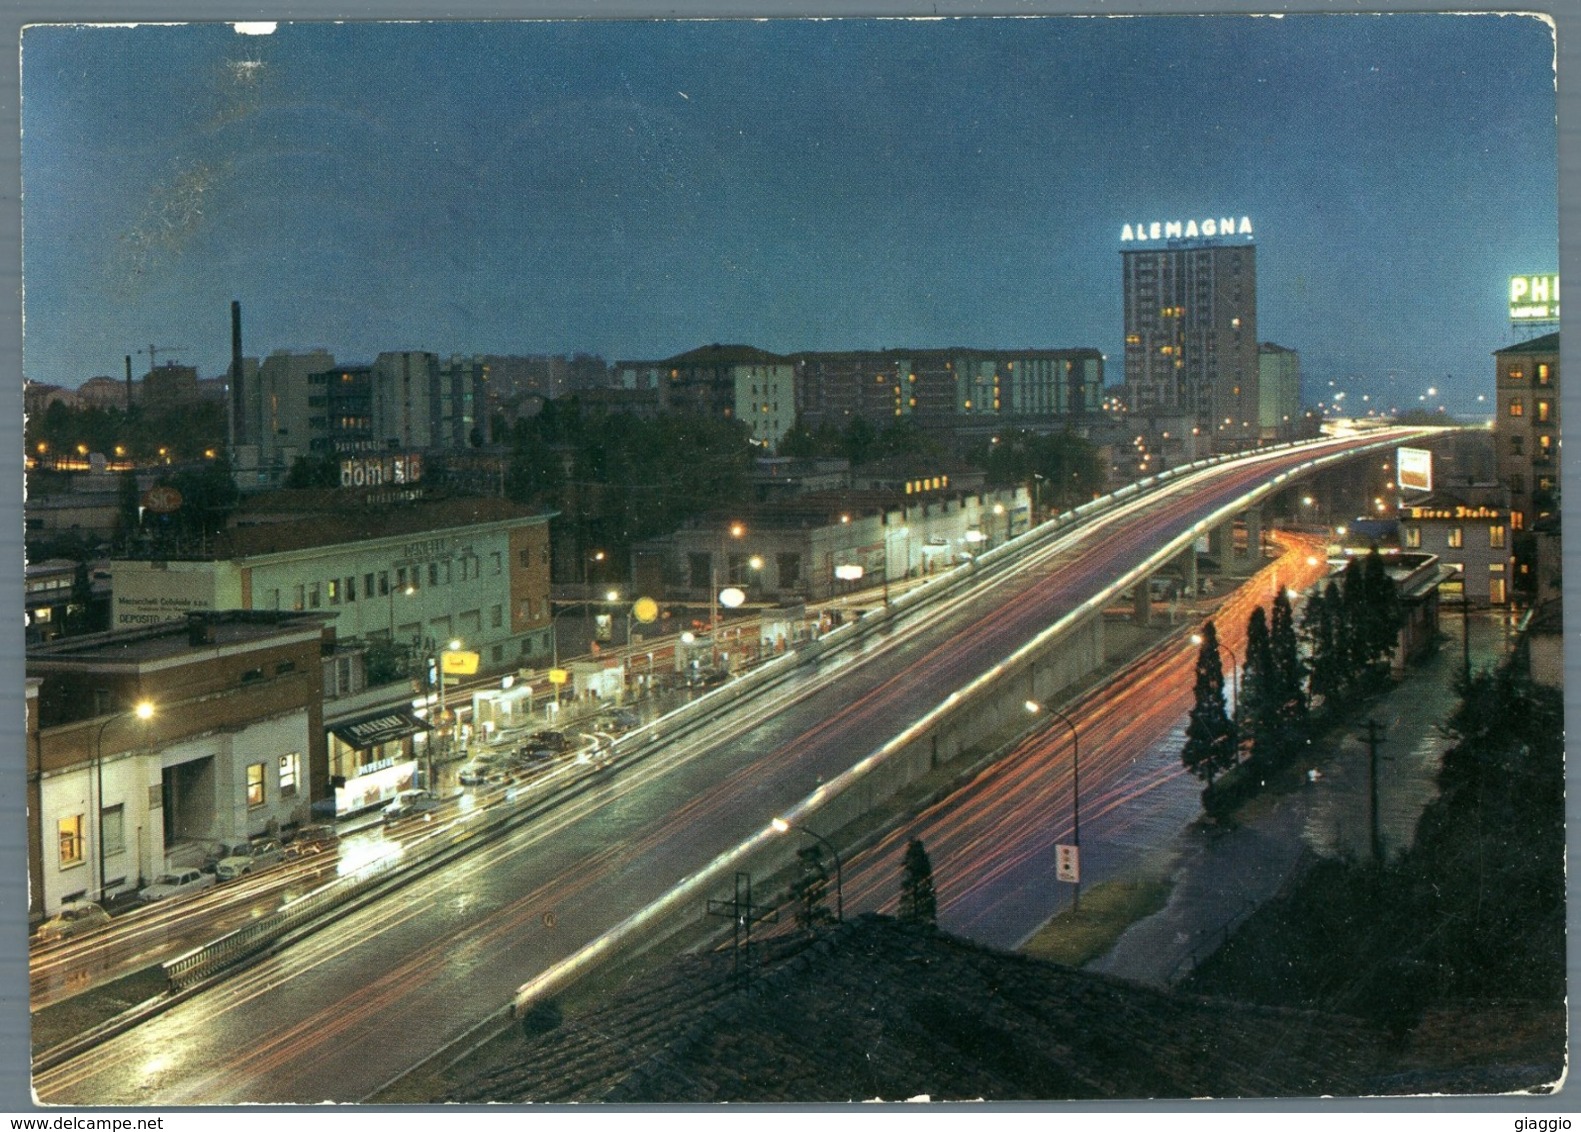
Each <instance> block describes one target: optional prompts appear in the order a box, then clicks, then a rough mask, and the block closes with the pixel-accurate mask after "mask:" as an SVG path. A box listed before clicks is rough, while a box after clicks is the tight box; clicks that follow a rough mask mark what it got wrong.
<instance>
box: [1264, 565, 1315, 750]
mask: <svg viewBox="0 0 1581 1132" xmlns="http://www.w3.org/2000/svg"><path fill="white" fill-rule="evenodd" d="M1269 647H1270V649H1271V650H1272V651H1273V662H1274V673H1275V687H1276V688H1277V689H1278V693H1277V699H1278V713H1279V725H1280V730H1281V731H1282V733H1283V738H1282V745H1283V746H1284V747H1286V748H1289V747H1291V746H1293V745H1294V744H1295V743H1296V742H1298V741H1299V740H1300V738H1301V736H1302V733H1303V732H1304V731H1305V730H1306V723H1307V690H1306V670H1305V667H1306V666H1305V665H1303V664H1302V662H1301V648H1300V644H1299V642H1298V641H1297V638H1296V625H1295V611H1294V610H1293V609H1292V608H1291V606H1290V595H1289V593H1288V592H1287V591H1285V590H1283V589H1281V590H1280V591H1279V593H1278V595H1277V596H1275V598H1274V616H1273V625H1272V627H1271V628H1270V630H1269Z"/></svg>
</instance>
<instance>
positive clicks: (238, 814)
mask: <svg viewBox="0 0 1581 1132" xmlns="http://www.w3.org/2000/svg"><path fill="white" fill-rule="evenodd" d="M324 622H325V619H324V618H322V617H315V616H308V615H305V614H294V613H267V614H266V613H244V612H229V613H213V612H193V613H191V614H190V615H188V616H184V617H182V618H181V619H180V620H176V621H165V622H161V623H159V624H155V625H150V626H147V627H144V628H139V629H134V630H127V631H121V632H109V633H96V634H91V635H88V636H83V637H72V638H67V639H64V640H61V641H58V642H54V643H50V644H45V645H39V646H36V647H32V648H29V649H28V652H27V676H28V685H27V704H28V709H29V710H28V713H27V726H28V734H27V748H28V749H27V813H28V870H29V877H30V880H31V884H30V886H29V900H30V906H29V911H30V914H31V915H33V916H43V915H49V914H52V913H54V912H56V911H58V910H59V908H60V906H61V904H62V903H64V902H69V901H71V900H75V899H84V898H86V899H103V898H105V897H113V896H115V895H117V894H120V893H125V892H130V891H132V890H133V889H136V888H139V887H141V886H142V885H143V884H145V883H146V882H147V881H148V880H150V879H151V878H152V877H154V876H156V875H158V874H159V873H161V872H163V871H164V870H165V868H166V867H167V862H168V861H169V860H170V859H171V858H172V856H175V855H179V854H180V853H181V852H182V851H183V850H186V851H189V852H190V853H191V854H194V855H195V856H196V857H197V858H199V859H200V858H201V852H202V847H203V846H204V845H205V844H206V843H209V842H212V841H236V840H245V839H246V838H248V837H250V836H255V835H257V834H261V833H264V832H266V831H268V830H271V829H275V828H279V827H280V826H284V825H287V824H290V823H292V822H302V821H305V820H307V818H308V816H309V814H310V812H311V807H312V803H313V802H314V801H315V800H316V799H318V798H321V797H323V796H324V795H325V794H326V792H327V790H328V781H329V775H328V764H327V762H326V759H325V747H324V732H323V725H322V703H323V689H322V667H321V658H322V655H323V653H324V650H325V642H326V629H325V624H324Z"/></svg>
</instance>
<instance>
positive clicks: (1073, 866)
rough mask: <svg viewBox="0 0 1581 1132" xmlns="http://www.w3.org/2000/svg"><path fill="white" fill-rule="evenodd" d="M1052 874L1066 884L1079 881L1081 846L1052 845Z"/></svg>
mask: <svg viewBox="0 0 1581 1132" xmlns="http://www.w3.org/2000/svg"><path fill="white" fill-rule="evenodd" d="M1054 876H1055V877H1056V878H1057V879H1059V880H1062V881H1064V882H1065V883H1066V884H1080V883H1081V846H1079V845H1056V846H1054Z"/></svg>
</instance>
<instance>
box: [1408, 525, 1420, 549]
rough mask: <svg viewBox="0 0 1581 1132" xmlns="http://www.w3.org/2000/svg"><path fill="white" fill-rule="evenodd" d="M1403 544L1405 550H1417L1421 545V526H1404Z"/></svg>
mask: <svg viewBox="0 0 1581 1132" xmlns="http://www.w3.org/2000/svg"><path fill="white" fill-rule="evenodd" d="M1405 546H1406V549H1407V550H1418V549H1420V548H1421V546H1422V528H1421V527H1406V528H1405Z"/></svg>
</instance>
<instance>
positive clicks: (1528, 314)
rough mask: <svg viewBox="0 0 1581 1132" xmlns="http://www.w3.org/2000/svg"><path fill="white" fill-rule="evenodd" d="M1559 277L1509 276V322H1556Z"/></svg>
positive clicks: (1557, 315)
mask: <svg viewBox="0 0 1581 1132" xmlns="http://www.w3.org/2000/svg"><path fill="white" fill-rule="evenodd" d="M1558 320H1559V276H1557V275H1512V276H1510V321H1511V322H1557V321H1558Z"/></svg>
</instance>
